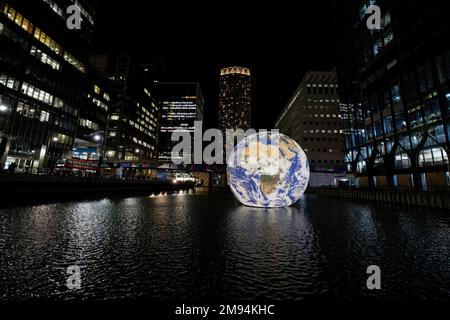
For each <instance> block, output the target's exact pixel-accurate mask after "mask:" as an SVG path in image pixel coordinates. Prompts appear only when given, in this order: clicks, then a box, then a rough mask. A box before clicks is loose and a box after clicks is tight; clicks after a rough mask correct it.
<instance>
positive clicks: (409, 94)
mask: <svg viewBox="0 0 450 320" xmlns="http://www.w3.org/2000/svg"><path fill="white" fill-rule="evenodd" d="M370 4H376V5H378V6H379V7H380V8H381V29H380V30H370V29H369V28H368V27H367V23H366V20H367V19H368V17H369V16H370V13H368V12H367V8H368V6H369V5H370ZM448 9H449V4H448V2H447V1H417V0H415V1H404V0H389V1H386V0H384V1H383V0H380V1H368V0H365V1H353V0H352V1H350V0H347V1H335V12H336V27H335V30H336V35H335V39H336V49H337V50H336V51H337V75H338V82H339V95H340V100H341V104H342V110H343V112H344V113H343V118H344V124H345V128H344V132H345V136H346V141H345V147H346V156H345V160H346V163H347V164H348V169H349V170H350V171H351V172H353V173H354V175H355V177H356V182H357V185H359V186H360V187H368V188H389V189H398V188H400V189H402V188H405V189H409V188H414V189H416V190H430V189H432V188H434V189H439V188H444V187H446V186H448V185H449V182H450V179H449V168H448V150H450V140H449V129H450V122H449V116H450V42H449V41H448V39H449V38H450V32H449V23H448V16H447V15H448V12H449V11H448Z"/></svg>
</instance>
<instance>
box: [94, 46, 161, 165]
mask: <svg viewBox="0 0 450 320" xmlns="http://www.w3.org/2000/svg"><path fill="white" fill-rule="evenodd" d="M89 60H90V62H91V63H92V64H93V65H94V66H95V67H96V68H98V69H99V70H100V71H102V72H103V73H104V74H106V75H107V76H108V78H109V79H110V80H111V81H112V85H113V91H114V92H113V95H114V96H115V99H114V100H115V101H114V103H113V104H112V105H111V108H110V111H109V119H108V132H107V135H106V137H105V143H104V154H105V160H106V161H112V162H129V163H134V164H136V163H141V162H148V161H152V160H156V159H157V155H158V153H157V148H158V130H159V108H158V106H157V104H156V100H155V98H154V97H153V95H152V88H151V86H152V83H151V81H150V80H149V79H147V76H146V73H145V70H144V68H141V66H140V65H138V64H136V63H134V62H133V59H132V58H131V57H130V56H126V55H123V56H111V55H96V56H91V58H90V59H89Z"/></svg>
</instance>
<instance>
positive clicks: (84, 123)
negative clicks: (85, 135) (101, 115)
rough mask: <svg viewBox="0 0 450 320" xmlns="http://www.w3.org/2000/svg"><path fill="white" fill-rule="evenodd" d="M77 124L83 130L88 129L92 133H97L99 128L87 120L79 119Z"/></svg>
mask: <svg viewBox="0 0 450 320" xmlns="http://www.w3.org/2000/svg"><path fill="white" fill-rule="evenodd" d="M78 123H79V124H80V125H81V126H82V127H85V128H89V129H91V130H94V131H98V130H99V128H100V126H99V125H98V124H96V123H95V122H92V121H91V120H87V119H82V118H80V119H79V121H78Z"/></svg>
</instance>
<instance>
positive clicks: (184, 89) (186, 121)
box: [155, 82, 204, 161]
mask: <svg viewBox="0 0 450 320" xmlns="http://www.w3.org/2000/svg"><path fill="white" fill-rule="evenodd" d="M155 89H156V99H157V100H158V104H159V108H160V112H161V119H160V133H159V150H158V160H161V161H170V160H171V153H172V147H173V146H174V144H176V143H177V142H172V141H171V137H172V133H173V132H174V131H186V132H190V133H191V135H192V137H193V136H194V129H195V127H194V122H195V121H202V120H203V104H204V99H203V94H202V91H201V89H200V85H199V84H198V83H197V82H160V83H157V85H156V88H155Z"/></svg>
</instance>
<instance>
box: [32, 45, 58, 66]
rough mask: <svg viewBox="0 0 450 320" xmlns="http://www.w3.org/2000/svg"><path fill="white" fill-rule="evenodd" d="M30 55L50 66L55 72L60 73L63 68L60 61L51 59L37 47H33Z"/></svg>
mask: <svg viewBox="0 0 450 320" xmlns="http://www.w3.org/2000/svg"><path fill="white" fill-rule="evenodd" d="M30 55H31V56H33V57H35V58H36V59H38V60H39V61H40V62H42V63H44V64H48V65H49V66H50V67H52V69H54V70H58V71H59V70H60V68H61V65H60V63H59V62H58V61H56V60H55V59H53V58H51V57H50V56H49V55H47V54H46V53H44V52H42V51H41V50H39V49H38V48H36V47H35V46H33V47H31V50H30Z"/></svg>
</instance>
